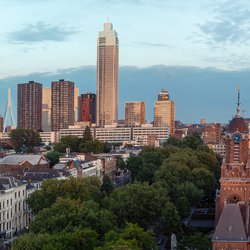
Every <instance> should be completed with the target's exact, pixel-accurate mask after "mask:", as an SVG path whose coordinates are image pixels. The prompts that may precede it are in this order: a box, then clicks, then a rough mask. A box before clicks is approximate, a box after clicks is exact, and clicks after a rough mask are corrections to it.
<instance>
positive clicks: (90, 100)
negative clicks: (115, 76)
mask: <svg viewBox="0 0 250 250" xmlns="http://www.w3.org/2000/svg"><path fill="white" fill-rule="evenodd" d="M79 100H80V101H79V103H80V105H79V106H80V108H79V110H80V112H79V121H81V122H90V123H96V94H93V93H85V94H82V95H81V96H80V98H79Z"/></svg>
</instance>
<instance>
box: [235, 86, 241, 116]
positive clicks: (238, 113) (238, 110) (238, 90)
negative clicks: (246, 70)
mask: <svg viewBox="0 0 250 250" xmlns="http://www.w3.org/2000/svg"><path fill="white" fill-rule="evenodd" d="M237 92H238V102H237V109H236V111H237V114H236V115H237V116H240V85H238V86H237Z"/></svg>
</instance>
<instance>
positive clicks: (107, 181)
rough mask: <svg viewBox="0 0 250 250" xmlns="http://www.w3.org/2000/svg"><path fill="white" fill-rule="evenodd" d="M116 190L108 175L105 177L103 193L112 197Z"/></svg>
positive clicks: (102, 186)
mask: <svg viewBox="0 0 250 250" xmlns="http://www.w3.org/2000/svg"><path fill="white" fill-rule="evenodd" d="M113 189H114V186H113V183H112V181H111V180H110V178H109V177H108V176H107V175H104V177H103V182H102V185H101V191H102V192H104V193H106V194H107V195H110V194H111V193H112V191H113Z"/></svg>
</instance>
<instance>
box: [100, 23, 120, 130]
mask: <svg viewBox="0 0 250 250" xmlns="http://www.w3.org/2000/svg"><path fill="white" fill-rule="evenodd" d="M97 43H98V45H97V88H96V89H97V116H96V123H97V126H100V127H104V126H105V125H112V124H116V123H117V122H118V57H119V48H118V47H119V45H118V36H117V33H116V31H114V30H113V25H112V23H109V22H108V23H105V24H104V30H103V31H100V32H99V36H98V40H97Z"/></svg>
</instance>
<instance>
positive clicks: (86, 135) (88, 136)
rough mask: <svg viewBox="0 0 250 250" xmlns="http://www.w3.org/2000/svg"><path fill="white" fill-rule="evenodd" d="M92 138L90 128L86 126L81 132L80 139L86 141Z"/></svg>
mask: <svg viewBox="0 0 250 250" xmlns="http://www.w3.org/2000/svg"><path fill="white" fill-rule="evenodd" d="M92 140H93V137H92V134H91V130H90V128H89V126H86V127H85V129H84V132H83V138H82V141H83V142H87V141H92Z"/></svg>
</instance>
